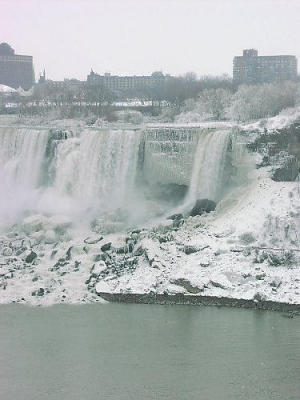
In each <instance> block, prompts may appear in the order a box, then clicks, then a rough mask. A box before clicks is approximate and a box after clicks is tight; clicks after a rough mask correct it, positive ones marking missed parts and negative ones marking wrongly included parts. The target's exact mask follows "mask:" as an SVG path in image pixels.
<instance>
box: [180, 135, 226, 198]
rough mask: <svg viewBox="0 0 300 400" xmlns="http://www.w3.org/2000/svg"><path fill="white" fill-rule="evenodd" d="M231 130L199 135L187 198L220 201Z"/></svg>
mask: <svg viewBox="0 0 300 400" xmlns="http://www.w3.org/2000/svg"><path fill="white" fill-rule="evenodd" d="M229 139H230V131H229V130H217V131H212V132H203V133H201V134H200V136H199V140H198V144H197V148H196V152H195V156H194V166H193V170H192V176H191V183H190V187H189V192H188V196H187V200H188V201H189V202H190V201H194V200H196V199H209V200H214V201H218V200H219V197H220V194H221V190H222V185H223V179H224V176H225V167H226V155H227V151H228V144H229Z"/></svg>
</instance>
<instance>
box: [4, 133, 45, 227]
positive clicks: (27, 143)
mask: <svg viewBox="0 0 300 400" xmlns="http://www.w3.org/2000/svg"><path fill="white" fill-rule="evenodd" d="M48 138H49V132H48V131H47V130H44V129H29V128H16V127H14V128H9V127H0V193H1V196H0V227H2V226H5V225H7V224H11V223H14V222H15V221H16V220H18V218H19V217H20V216H21V215H22V213H23V212H24V211H26V210H30V209H31V208H32V207H33V205H34V204H35V203H36V201H37V188H38V187H39V185H40V184H41V183H42V179H43V171H44V160H45V152H46V147H47V142H48Z"/></svg>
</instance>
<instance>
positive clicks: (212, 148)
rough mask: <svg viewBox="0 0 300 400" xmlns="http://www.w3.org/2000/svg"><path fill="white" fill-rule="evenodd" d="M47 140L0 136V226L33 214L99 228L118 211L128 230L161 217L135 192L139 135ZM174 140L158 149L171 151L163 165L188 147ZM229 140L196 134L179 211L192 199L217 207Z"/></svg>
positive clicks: (42, 134)
mask: <svg viewBox="0 0 300 400" xmlns="http://www.w3.org/2000/svg"><path fill="white" fill-rule="evenodd" d="M171 133H172V132H171ZM184 134H185V135H186V134H190V135H191V133H189V132H187V133H184ZM51 135H53V132H52V133H51V132H49V131H48V130H46V129H40V130H39V129H31V128H17V127H12V128H3V127H2V128H0V190H1V198H0V226H1V225H6V224H11V223H15V222H18V221H20V220H21V219H22V218H23V217H24V216H25V215H28V214H33V213H42V214H48V215H52V214H62V215H67V216H69V217H70V218H71V219H73V220H81V221H82V220H86V221H87V222H88V220H91V219H93V218H95V217H96V218H99V217H100V219H101V218H102V221H103V220H105V218H110V217H107V215H109V214H110V215H111V214H112V213H116V212H117V214H118V213H119V215H120V211H119V210H123V211H125V212H126V213H127V214H128V215H130V218H131V222H133V221H137V220H141V218H144V219H147V217H148V218H151V217H153V216H155V215H159V213H158V214H155V213H156V209H157V210H159V209H160V204H159V201H156V202H155V196H154V197H153V198H152V200H151V201H149V202H148V203H147V201H148V200H147V198H146V197H147V196H146V197H145V196H144V195H143V194H142V192H141V191H139V188H138V187H137V185H136V174H137V168H138V153H139V146H140V140H141V133H140V132H139V131H134V130H123V129H107V130H105V129H98V130H96V129H93V130H92V129H85V130H83V131H82V133H81V134H80V136H78V137H73V136H72V135H68V137H67V136H66V137H63V139H59V138H57V137H55V135H54V136H51ZM172 135H173V136H174V137H173V136H172ZM172 135H171V136H170V139H169V140H170V143H163V145H164V146H169V147H171V150H170V149H169V147H168V151H167V152H166V155H167V154H170V155H171V156H170V158H167V157H166V156H165V157H164V159H165V164H168V163H169V164H170V163H171V164H172V160H173V158H172V157H173V156H172V154H173V153H174V154H175V155H178V156H181V157H182V154H181V155H180V153H182V152H183V150H184V149H185V150H184V151H185V152H186V149H187V145H186V144H183V145H182V146H183V147H182V146H181V147H182V148H181V147H180V146H179V145H181V144H182V143H181V142H180V141H179V142H178V133H176V132H175V133H172ZM152 136H153V135H152ZM229 137H230V132H229V131H228V130H218V131H208V132H201V133H200V134H199V139H198V144H197V149H196V152H195V155H194V162H193V167H192V173H191V179H190V185H189V192H188V196H187V200H186V201H185V204H187V203H189V204H192V202H194V200H196V199H197V198H208V199H211V200H215V201H218V200H219V198H220V196H221V192H222V186H223V182H222V180H223V178H224V169H225V164H226V153H227V149H228V143H229ZM185 139H186V138H185ZM153 140H154V138H152V141H151V143H152V142H153ZM190 140H192V139H190ZM49 141H51V142H49ZM173 142H174V143H173ZM49 143H50V144H51V145H50V146H48V147H47V145H48V144H49ZM154 144H155V143H154ZM154 144H153V145H154ZM159 145H160V146H161V143H159ZM46 149H47V154H46ZM49 149H51V150H49ZM163 149H164V148H163ZM182 159H183V157H182ZM174 160H175V161H176V160H177V161H178V158H176V157H175V158H174ZM174 160H173V163H175V162H174ZM179 160H181V158H180V157H179ZM191 160H192V158H191ZM177 161H176V162H177ZM177 164H178V162H177ZM177 164H176V165H177ZM179 164H180V162H179ZM179 164H178V165H179ZM178 165H177V168H178ZM179 166H180V165H179ZM168 168H173V167H172V165H171V166H170V165H168ZM189 168H191V167H189ZM175 172H176V170H175V169H174V173H175ZM179 172H180V171H179ZM154 195H155V194H154ZM171 200H172V199H170V204H171ZM146 203H147V204H146ZM160 214H161V213H160Z"/></svg>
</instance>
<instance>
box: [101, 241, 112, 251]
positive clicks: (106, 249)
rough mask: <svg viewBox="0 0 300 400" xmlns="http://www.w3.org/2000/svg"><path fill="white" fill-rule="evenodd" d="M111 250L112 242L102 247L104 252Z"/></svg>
mask: <svg viewBox="0 0 300 400" xmlns="http://www.w3.org/2000/svg"><path fill="white" fill-rule="evenodd" d="M110 248H111V242H108V243H105V244H104V245H103V246H101V250H102V251H108V250H110Z"/></svg>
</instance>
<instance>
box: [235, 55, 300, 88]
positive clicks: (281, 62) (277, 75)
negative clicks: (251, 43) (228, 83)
mask: <svg viewBox="0 0 300 400" xmlns="http://www.w3.org/2000/svg"><path fill="white" fill-rule="evenodd" d="M295 79H297V58H296V57H295V56H290V55H281V56H259V55H258V52H257V50H255V49H248V50H244V51H243V56H238V57H234V59H233V82H234V83H235V84H237V85H239V84H242V83H245V84H253V83H262V82H273V81H283V80H295Z"/></svg>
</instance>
